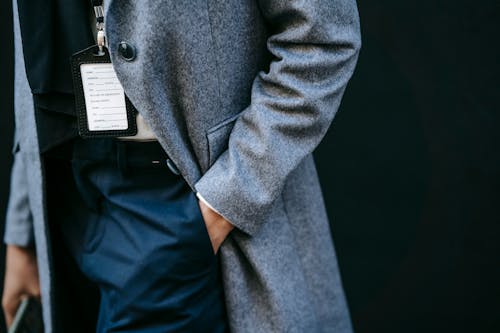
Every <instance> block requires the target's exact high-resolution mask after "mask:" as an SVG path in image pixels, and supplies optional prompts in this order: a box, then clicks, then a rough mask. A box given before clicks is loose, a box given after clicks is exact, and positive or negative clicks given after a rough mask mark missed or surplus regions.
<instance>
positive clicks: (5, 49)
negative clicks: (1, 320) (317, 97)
mask: <svg viewBox="0 0 500 333" xmlns="http://www.w3.org/2000/svg"><path fill="white" fill-rule="evenodd" d="M0 8H1V9H0V12H1V21H0V24H1V30H0V31H1V32H2V33H1V43H2V52H0V57H1V63H0V65H1V69H0V73H1V88H2V89H0V94H1V97H0V103H1V107H0V117H1V121H0V126H1V128H0V136H1V142H2V143H1V144H0V156H2V159H1V161H2V163H1V166H0V210H1V215H2V216H3V213H4V208H5V205H6V198H7V190H8V178H9V168H10V163H11V157H10V156H11V155H10V149H11V142H12V126H13V121H12V118H13V116H12V111H11V110H12V66H13V65H12V64H13V54H12V31H11V30H12V28H11V19H12V17H11V6H10V3H9V2H8V1H2V2H0ZM359 9H360V15H361V22H362V32H363V49H362V52H361V56H360V60H359V64H358V67H357V70H356V73H355V75H354V77H353V79H352V81H351V83H350V85H349V87H348V89H347V91H346V95H345V98H344V101H343V103H342V106H341V109H340V112H339V113H338V115H337V117H336V119H335V121H334V124H333V126H332V128H331V130H330V131H329V133H328V135H327V136H326V138H325V140H324V142H323V143H322V144H321V146H320V147H319V148H318V150H317V152H316V154H315V156H316V160H317V164H318V170H319V172H320V177H321V181H322V186H323V191H324V195H325V200H326V203H327V207H328V212H329V216H330V218H331V221H332V231H333V236H334V239H335V244H336V248H337V251H338V256H339V261H340V266H341V270H342V275H343V280H344V287H345V290H346V293H347V297H348V300H349V304H350V308H351V313H352V318H353V322H354V326H355V329H356V331H357V332H358V333H362V332H367V333H368V332H398V333H399V332H402V333H412V332H500V287H499V283H500V270H499V268H500V266H499V265H500V251H499V247H500V246H499V244H500V224H499V222H500V221H499V220H500V218H499V212H498V210H499V209H498V208H499V207H500V205H499V203H500V202H499V198H500V140H499V139H500V137H499V136H500V132H499V129H500V122H499V121H500V115H499V111H500V108H499V107H498V103H497V95H498V92H499V85H498V81H497V78H498V74H499V71H498V65H497V62H498V61H499V59H500V54H499V53H500V52H499V47H498V42H499V41H500V38H499V33H500V29H499V28H500V27H499V25H500V24H499V23H500V15H499V12H500V10H499V9H500V3H499V2H498V0H481V1H466V0H456V1H451V0H447V1H440V0H423V1H401V0H378V1H376V0H363V1H359ZM3 250H4V249H2V253H0V258H3ZM1 262H2V264H3V260H2V261H1ZM0 331H1V329H0Z"/></svg>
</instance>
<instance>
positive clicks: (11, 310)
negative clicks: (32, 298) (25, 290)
mask: <svg viewBox="0 0 500 333" xmlns="http://www.w3.org/2000/svg"><path fill="white" fill-rule="evenodd" d="M19 304H21V298H20V297H16V298H9V299H7V300H5V301H2V307H3V313H4V316H5V323H6V324H7V328H9V327H10V325H12V322H13V321H14V317H15V316H16V311H17V308H18V307H19Z"/></svg>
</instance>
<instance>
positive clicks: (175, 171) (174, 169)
mask: <svg viewBox="0 0 500 333" xmlns="http://www.w3.org/2000/svg"><path fill="white" fill-rule="evenodd" d="M167 166H168V168H169V169H170V171H172V173H173V174H174V175H176V176H179V175H180V174H181V172H180V171H179V169H178V168H177V166H176V165H175V164H174V162H172V160H171V159H170V158H167Z"/></svg>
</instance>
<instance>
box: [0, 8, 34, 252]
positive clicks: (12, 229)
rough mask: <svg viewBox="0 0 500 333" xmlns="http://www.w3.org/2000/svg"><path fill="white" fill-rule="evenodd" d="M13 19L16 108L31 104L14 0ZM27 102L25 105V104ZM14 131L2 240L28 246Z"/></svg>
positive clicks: (24, 188)
mask: <svg viewBox="0 0 500 333" xmlns="http://www.w3.org/2000/svg"><path fill="white" fill-rule="evenodd" d="M12 5H13V21H14V47H15V59H14V62H15V68H14V96H15V98H16V100H15V103H14V105H15V107H14V108H15V111H16V112H17V109H18V108H25V107H32V104H31V103H22V101H31V100H32V97H31V91H30V89H29V84H28V79H27V77H26V70H25V68H24V61H23V58H22V57H23V54H22V44H21V43H22V41H21V32H20V29H19V19H18V13H17V1H12ZM27 104H28V105H27ZM15 133H16V135H14V149H13V154H14V164H13V166H12V172H11V184H10V197H9V203H8V205H7V214H6V221H5V231H4V238H3V240H4V242H5V243H6V244H13V245H19V246H30V245H32V243H33V242H34V234H33V219H32V215H31V208H30V203H29V191H28V176H29V175H28V174H27V171H26V166H25V163H24V159H23V154H22V153H21V151H20V146H21V145H20V141H21V140H20V139H21V138H20V137H19V133H20V132H19V131H18V130H16V131H15Z"/></svg>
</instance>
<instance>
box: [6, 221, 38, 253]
mask: <svg viewBox="0 0 500 333" xmlns="http://www.w3.org/2000/svg"><path fill="white" fill-rule="evenodd" d="M3 241H4V243H5V244H7V245H17V246H21V247H30V246H33V245H34V243H35V237H34V233H33V224H32V222H31V221H15V222H14V221H8V222H7V224H6V227H5V233H4V237H3Z"/></svg>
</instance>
